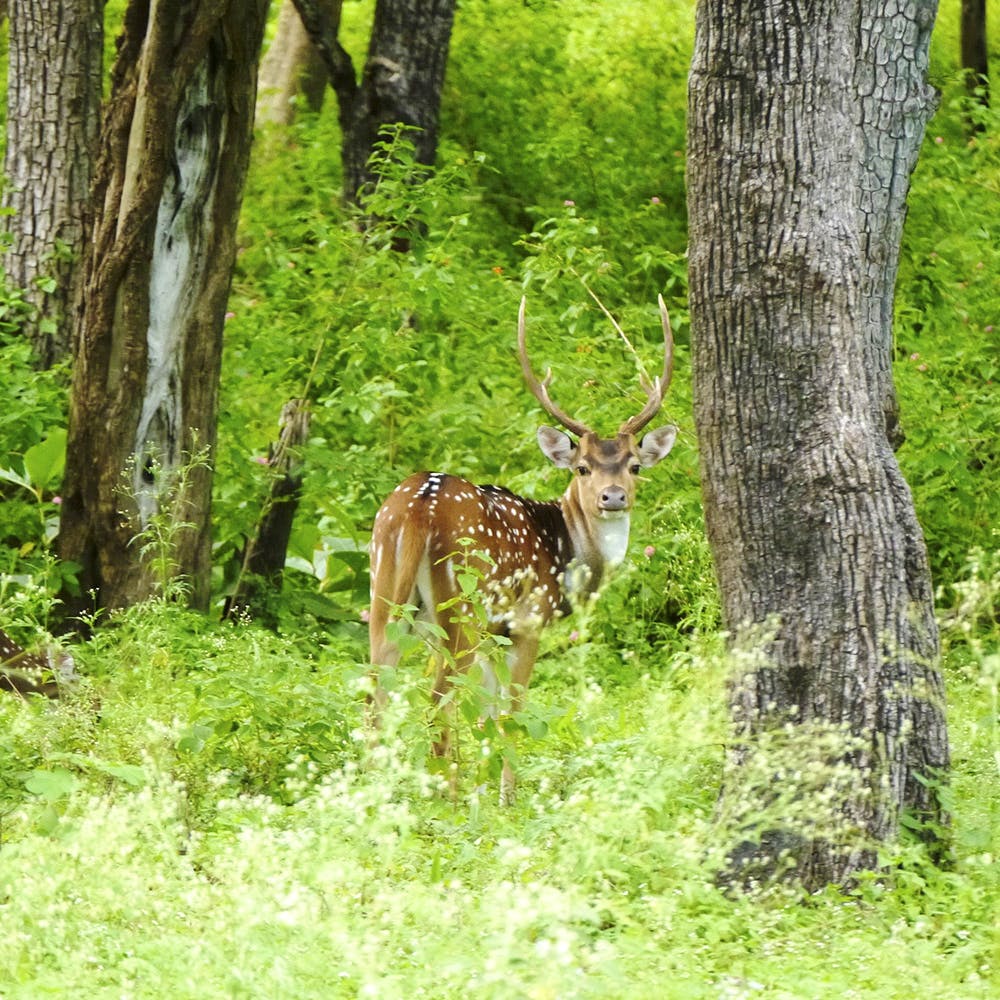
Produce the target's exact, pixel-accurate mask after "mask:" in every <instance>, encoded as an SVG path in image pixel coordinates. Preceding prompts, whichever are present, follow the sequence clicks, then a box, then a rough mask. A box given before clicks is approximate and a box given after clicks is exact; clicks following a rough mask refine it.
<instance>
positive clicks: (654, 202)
mask: <svg viewBox="0 0 1000 1000" xmlns="http://www.w3.org/2000/svg"><path fill="white" fill-rule="evenodd" d="M649 203H650V204H651V205H662V204H663V202H662V201H660V199H659V198H657V196H656V195H655V194H654V195H653V197H652V198H650V199H649Z"/></svg>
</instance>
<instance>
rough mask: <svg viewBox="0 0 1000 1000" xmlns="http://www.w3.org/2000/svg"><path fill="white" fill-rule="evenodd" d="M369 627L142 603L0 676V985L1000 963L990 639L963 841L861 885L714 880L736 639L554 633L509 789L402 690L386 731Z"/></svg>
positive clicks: (667, 982) (896, 977)
mask: <svg viewBox="0 0 1000 1000" xmlns="http://www.w3.org/2000/svg"><path fill="white" fill-rule="evenodd" d="M561 641H564V639H562V638H560V637H556V638H555V639H554V640H553V645H558V643H559V642H561ZM361 652H362V651H361V650H359V649H356V648H355V649H351V648H348V647H345V648H343V649H341V650H339V651H334V650H327V651H326V652H325V653H324V654H323V655H322V656H321V657H320V658H319V660H318V661H316V662H309V661H308V660H306V659H305V658H303V657H302V655H301V652H300V651H298V650H296V649H295V648H294V647H293V645H292V644H291V643H289V642H287V641H284V640H279V639H276V638H275V637H274V636H272V635H270V634H265V633H262V632H260V631H259V630H257V629H256V627H254V626H239V627H231V626H207V625H205V624H204V623H203V622H202V623H198V622H197V621H196V620H195V619H193V618H192V616H190V615H188V614H186V613H183V612H180V611H178V610H176V609H175V608H172V607H171V606H169V605H164V604H150V605H146V606H144V607H143V608H140V609H136V610H134V611H132V612H129V613H127V614H125V615H124V616H122V618H121V619H120V620H119V622H118V625H117V627H116V628H115V629H113V630H109V631H108V632H106V633H103V634H102V635H100V636H99V637H98V638H97V639H96V640H94V641H92V642H91V643H90V644H89V645H87V646H85V647H83V648H82V649H81V651H80V658H81V660H82V661H83V665H84V669H85V672H86V674H87V675H88V676H89V677H91V678H93V679H92V681H91V682H90V684H89V685H88V687H87V690H86V691H84V692H81V693H80V695H79V696H78V697H76V698H75V699H70V700H68V701H66V702H64V703H61V704H58V705H50V704H48V703H41V702H31V703H20V702H17V701H15V700H14V699H7V700H5V701H3V702H2V703H0V716H2V718H0V731H2V732H3V733H4V734H5V735H4V737H3V738H2V741H0V749H2V751H3V752H4V754H3V758H0V766H2V775H3V781H4V784H3V788H4V790H5V799H6V803H7V804H6V807H5V814H4V817H3V844H2V847H0V858H2V861H3V864H2V866H0V935H2V939H3V940H4V942H5V947H4V948H3V950H2V952H0V995H2V996H3V997H4V998H18V997H25V998H26V997H38V996H44V995H49V994H51V995H79V993H80V990H81V989H85V990H86V994H87V995H88V996H93V997H104V996H107V997H112V996H114V997H119V996H129V997H137V998H138V997H150V998H152V997H163V996H165V995H169V996H172V997H178V998H183V997H189V996H190V997H192V998H193V997H199V998H204V997H242V996H246V997H274V996H281V997H315V996H331V997H358V996H373V997H380V998H381V997H400V998H403V997H448V996H456V995H458V996H467V995H468V996H472V995H475V996H477V997H496V998H508V997H510V998H514V997H602V998H607V997H622V998H625V997H678V998H681V997H750V996H754V997H758V996H759V997H795V998H802V997H826V996H846V997H879V998H891V997H904V996H905V997H910V996H913V995H921V994H927V995H939V996H947V997H950V998H961V997H970V998H972V997H987V996H991V995H995V991H996V988H997V985H998V983H1000V979H998V978H997V971H996V970H997V953H996V949H997V944H998V940H1000V937H998V935H1000V926H998V924H997V915H996V912H995V906H994V901H995V899H996V898H997V893H998V891H1000V884H998V883H1000V877H998V869H997V865H996V863H995V860H994V859H995V857H996V855H997V850H998V846H1000V845H998V844H997V842H996V835H997V833H996V831H997V829H998V824H997V822H996V820H997V815H996V812H997V808H996V806H995V803H996V802H997V801H998V800H1000V798H998V793H1000V787H998V786H1000V782H998V777H997V769H996V764H995V761H994V760H993V755H994V754H995V752H996V749H997V737H996V728H995V723H991V722H990V721H989V720H988V719H987V718H986V713H987V712H988V711H989V709H990V707H991V699H995V697H996V678H995V677H994V678H992V680H990V678H989V677H988V676H987V674H986V673H985V672H984V671H983V670H982V669H981V664H980V662H979V661H977V659H976V655H978V654H975V653H974V651H973V650H972V649H971V647H970V646H968V645H967V644H962V643H960V642H959V643H956V644H955V646H954V648H953V649H952V650H951V652H950V654H949V656H950V663H949V681H950V687H951V729H952V737H953V744H954V756H955V765H956V767H955V776H954V782H953V796H954V805H953V813H954V826H955V852H954V864H953V865H952V866H951V867H950V868H949V869H946V870H941V869H937V868H935V867H933V866H932V865H930V864H929V863H928V862H927V860H926V858H924V856H923V854H922V851H921V850H920V848H919V847H917V846H916V845H915V844H901V845H899V846H898V848H897V852H896V854H895V855H894V856H892V857H889V856H887V857H886V858H885V861H886V870H885V872H884V873H882V874H881V875H879V876H872V877H871V878H870V880H868V881H866V882H865V883H863V884H862V885H861V886H860V887H859V888H858V889H857V891H855V892H853V893H851V894H850V895H844V894H840V893H837V892H835V891H833V890H830V891H829V892H827V893H825V894H822V895H819V896H816V897H812V898H807V899H803V898H801V897H800V896H799V895H796V894H795V893H793V892H790V891H787V890H784V891H779V890H771V891H770V892H765V893H762V894H759V895H757V896H752V897H735V898H730V897H727V896H726V895H724V894H723V893H722V892H721V891H720V890H719V889H718V888H716V886H715V885H714V883H713V880H712V869H711V865H710V861H709V859H710V857H711V853H712V849H713V845H714V844H716V842H717V840H718V834H717V831H716V829H715V827H714V824H713V806H714V797H715V793H716V789H717V786H718V781H719V775H720V768H721V763H722V754H723V744H724V741H725V733H726V729H725V720H724V715H723V709H722V706H723V705H724V693H723V685H724V682H725V674H726V670H727V667H726V662H725V659H724V657H723V656H722V655H721V654H720V653H719V650H718V648H717V643H716V642H715V641H706V642H702V643H700V644H699V648H696V649H694V650H689V651H688V652H687V653H686V654H685V653H678V654H675V655H674V657H673V658H672V659H668V658H666V655H665V656H664V659H662V660H658V659H655V658H654V659H651V660H650V661H649V662H648V663H645V664H643V667H644V668H646V671H645V673H643V674H642V675H640V676H639V677H638V678H637V679H636V680H635V681H634V682H632V683H628V684H609V685H608V686H607V687H602V686H601V685H600V684H598V683H597V681H596V680H595V679H594V676H593V673H594V667H595V666H599V664H598V665H595V664H593V663H590V664H588V663H587V657H586V656H578V657H577V658H576V660H574V659H573V658H572V657H566V656H564V654H563V653H561V652H560V651H558V650H555V651H553V652H550V654H549V656H548V657H547V658H546V659H543V661H542V663H541V664H540V670H541V672H542V674H543V677H542V683H541V684H540V685H539V689H538V691H537V692H536V698H537V700H538V701H539V702H540V703H541V704H542V705H543V706H545V707H546V708H547V709H550V710H551V713H552V718H553V720H554V721H553V722H552V724H551V726H550V732H549V734H548V735H547V736H546V737H544V738H542V739H536V740H530V741H527V743H526V745H525V746H524V747H522V752H521V765H520V770H521V774H522V781H521V788H522V794H521V797H520V800H519V802H518V804H517V806H516V807H515V808H513V809H511V810H506V811H504V810H500V809H499V808H498V807H497V806H496V805H495V804H494V798H495V794H496V788H495V784H487V785H486V786H474V784H473V782H471V781H465V782H463V785H462V794H461V797H460V798H459V800H458V801H456V802H453V801H451V800H450V799H449V798H448V797H447V796H446V795H444V794H443V793H442V791H441V785H442V780H441V778H440V777H438V776H435V775H434V774H433V773H432V772H431V770H430V769H429V768H428V766H427V761H426V744H427V740H426V734H425V733H424V731H423V726H424V723H423V718H422V716H421V713H420V712H419V711H418V710H417V709H415V708H413V707H411V705H410V704H409V703H407V702H406V701H405V700H404V701H403V702H402V703H401V705H400V711H399V717H398V719H397V720H396V721H397V728H395V729H393V728H392V727H391V726H390V733H392V732H395V734H396V735H395V736H392V735H390V736H389V737H387V740H386V742H385V744H384V745H383V746H382V747H381V748H380V749H379V750H378V751H377V752H374V753H369V751H368V749H367V742H366V740H365V739H364V735H363V732H362V731H361V726H360V722H361V718H362V701H361V698H360V696H359V695H358V693H357V692H358V686H357V684H356V683H355V681H354V680H353V679H352V678H354V677H356V676H357V674H358V667H357V664H356V662H355V659H354V658H353V657H354V656H355V654H356V655H360V654H361ZM564 660H565V661H566V662H568V664H569V669H567V670H566V672H565V673H561V672H560V668H561V666H562V662H563V661H564ZM254 678H256V679H257V683H256V685H255V684H254V683H252V681H253V679H254ZM112 680H113V683H112ZM991 685H992V686H991ZM222 690H227V691H229V693H230V697H229V699H228V700H227V701H225V702H224V703H223V700H222V699H221V698H220V697H219V694H220V692H221V691H222ZM239 692H243V694H242V695H240V694H239ZM95 695H96V696H98V697H99V698H100V705H99V708H98V707H97V706H96V705H95V700H94V698H95ZM300 698H301V700H300ZM271 715H276V716H283V717H284V718H285V719H286V720H287V724H288V726H287V730H286V728H285V727H283V726H281V725H278V724H277V723H272V722H271V721H269V717H270V716H271ZM288 732H291V733H293V734H294V739H293V740H289V739H287V733H288ZM198 734H200V735H198ZM901 970H905V974H901Z"/></svg>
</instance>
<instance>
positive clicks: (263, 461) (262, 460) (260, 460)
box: [253, 455, 271, 465]
mask: <svg viewBox="0 0 1000 1000" xmlns="http://www.w3.org/2000/svg"><path fill="white" fill-rule="evenodd" d="M253 460H254V461H255V462H256V463H257V464H258V465H270V464H271V460H270V459H269V458H268V457H267V455H254V457H253Z"/></svg>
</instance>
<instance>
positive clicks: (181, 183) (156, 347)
mask: <svg viewBox="0 0 1000 1000" xmlns="http://www.w3.org/2000/svg"><path fill="white" fill-rule="evenodd" d="M266 9H267V3H266V0H253V2H252V3H250V4H247V3H243V2H237V0H182V2H180V3H174V4H170V3H166V2H157V0H154V2H153V3H151V4H148V5H147V4H145V3H141V2H134V3H132V4H131V5H130V6H129V8H128V9H127V11H126V23H125V28H124V31H123V36H122V41H121V43H120V46H119V55H118V60H117V61H116V65H115V69H114V72H113V80H112V97H111V100H110V104H109V107H108V110H107V114H106V117H105V124H104V128H103V131H102V137H101V149H100V155H99V161H98V167H97V171H96V179H95V205H96V207H97V212H96V217H95V221H94V229H93V234H92V238H91V239H90V241H89V243H88V248H89V253H88V256H87V258H86V260H85V273H84V280H85V294H84V297H83V305H82V308H81V311H80V314H79V327H78V338H77V343H78V348H77V353H76V357H75V365H74V370H73V387H72V392H71V397H70V424H69V441H68V449H67V461H66V474H65V481H64V485H63V504H62V507H61V520H60V532H59V542H58V544H59V553H60V556H61V557H62V558H63V559H67V560H72V561H73V562H75V563H77V564H78V565H79V566H80V567H81V569H80V584H81V588H82V590H83V595H82V598H80V599H76V598H74V597H72V596H71V595H65V600H66V605H67V608H68V610H69V611H70V612H73V611H74V610H76V609H77V608H78V607H79V605H80V602H81V600H82V601H89V600H92V599H93V597H91V596H90V595H91V593H92V592H94V593H96V599H97V600H98V602H99V606H100V607H103V608H107V609H110V608H115V607H120V606H123V605H128V604H131V603H134V602H136V601H139V600H142V599H143V598H145V597H146V596H148V595H149V594H150V593H151V591H152V589H153V587H154V583H155V582H156V581H155V578H154V576H153V574H152V572H151V569H150V567H149V565H147V563H146V561H145V560H143V559H142V558H141V555H140V553H141V545H136V544H132V541H133V539H134V538H135V536H136V534H137V533H139V532H141V531H143V530H144V529H145V528H147V527H148V526H149V525H150V523H151V518H152V517H154V516H155V515H156V514H157V513H158V512H160V511H158V509H157V508H158V505H159V504H160V503H161V502H162V500H163V498H164V497H165V496H167V495H168V494H169V492H170V491H169V488H168V484H169V482H170V481H171V480H172V479H174V478H175V477H176V476H177V475H178V473H179V470H180V469H181V467H182V466H184V465H185V463H187V462H188V461H189V459H190V458H191V457H193V456H194V455H195V454H196V453H198V452H200V451H201V450H202V449H204V448H207V449H208V451H209V454H210V455H211V452H212V450H213V449H214V445H215V435H216V409H217V393H218V376H219V365H220V359H221V350H222V327H223V322H224V316H225V308H226V299H227V296H228V291H229V284H230V278H231V271H232V264H233V259H234V256H235V235H236V222H237V217H238V213H239V207H240V202H241V198H242V193H243V184H244V180H245V177H246V170H247V163H248V159H249V151H250V141H251V135H252V123H253V109H254V94H255V87H256V74H257V59H258V56H259V51H260V44H261V39H262V36H263V29H264V21H265V17H266ZM210 498H211V473H210V469H209V467H208V466H205V465H199V466H198V467H195V468H192V470H191V472H190V475H189V477H188V479H187V483H186V488H185V489H184V491H183V494H182V495H181V496H179V497H174V498H173V500H172V502H173V503H174V504H175V506H176V509H174V510H172V511H171V515H172V517H173V520H174V521H175V522H176V523H184V524H188V525H190V527H186V528H183V529H181V530H178V531H177V532H175V534H174V536H173V537H172V538H171V540H170V544H171V548H172V552H171V559H172V561H173V562H174V564H175V566H176V571H177V573H178V574H179V575H180V576H183V577H184V578H185V579H186V581H187V583H188V585H189V586H190V588H191V602H192V604H194V605H195V606H198V607H204V606H205V605H206V604H207V601H208V589H209V571H210V566H211V561H210V556H211V547H210V546H211V533H210V518H209V514H210Z"/></svg>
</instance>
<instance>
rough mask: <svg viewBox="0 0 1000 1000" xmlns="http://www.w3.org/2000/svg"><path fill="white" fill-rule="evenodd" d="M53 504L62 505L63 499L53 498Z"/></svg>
mask: <svg viewBox="0 0 1000 1000" xmlns="http://www.w3.org/2000/svg"><path fill="white" fill-rule="evenodd" d="M52 502H53V503H54V504H61V503H62V497H53V498H52Z"/></svg>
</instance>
